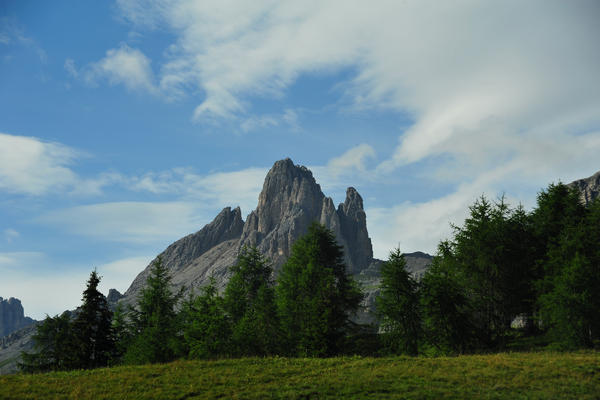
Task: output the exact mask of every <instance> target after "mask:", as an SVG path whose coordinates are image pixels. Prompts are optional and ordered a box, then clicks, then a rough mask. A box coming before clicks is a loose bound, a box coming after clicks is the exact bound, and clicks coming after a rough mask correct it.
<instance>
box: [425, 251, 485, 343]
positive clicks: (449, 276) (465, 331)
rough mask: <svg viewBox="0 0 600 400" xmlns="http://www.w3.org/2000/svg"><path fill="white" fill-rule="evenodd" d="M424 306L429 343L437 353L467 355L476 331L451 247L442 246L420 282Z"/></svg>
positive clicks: (426, 335) (426, 340)
mask: <svg viewBox="0 0 600 400" xmlns="http://www.w3.org/2000/svg"><path fill="white" fill-rule="evenodd" d="M420 303H421V313H422V314H421V315H422V319H423V331H424V332H423V334H424V336H425V342H426V343H427V344H428V345H429V346H431V347H433V348H434V349H435V353H438V354H449V353H459V354H461V353H465V352H467V351H468V350H469V349H470V347H471V344H472V342H473V337H474V327H473V326H472V323H471V321H470V316H471V315H472V313H473V310H471V308H470V307H469V305H470V304H469V300H468V298H467V293H465V290H464V285H463V284H462V279H461V278H460V270H459V269H457V268H456V265H455V260H454V257H453V255H452V253H451V247H450V244H449V243H448V242H446V241H443V242H441V243H440V245H439V247H438V254H437V255H436V256H435V257H434V258H433V261H432V263H431V266H430V267H429V269H428V270H427V272H426V273H425V275H424V276H423V278H422V279H421V282H420Z"/></svg>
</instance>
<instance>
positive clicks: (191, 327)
mask: <svg viewBox="0 0 600 400" xmlns="http://www.w3.org/2000/svg"><path fill="white" fill-rule="evenodd" d="M182 313H183V320H184V337H185V343H186V346H187V351H188V356H189V357H191V358H217V357H226V356H231V355H233V350H232V344H231V336H232V335H231V319H230V318H229V316H228V315H227V313H226V312H225V309H224V307H223V299H222V298H221V297H219V295H218V293H217V288H216V286H215V280H214V278H213V277H211V278H210V283H209V284H208V285H206V286H204V287H202V288H201V293H200V295H199V296H197V297H196V298H190V299H188V300H186V301H185V302H184V304H183V307H182Z"/></svg>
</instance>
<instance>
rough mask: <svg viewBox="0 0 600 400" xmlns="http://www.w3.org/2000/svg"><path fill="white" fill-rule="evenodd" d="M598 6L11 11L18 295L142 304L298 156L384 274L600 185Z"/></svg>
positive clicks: (9, 276) (152, 5) (11, 162)
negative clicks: (504, 213)
mask: <svg viewBox="0 0 600 400" xmlns="http://www.w3.org/2000/svg"><path fill="white" fill-rule="evenodd" d="M599 17H600V6H599V5H598V2H596V1H578V2H563V1H528V2H521V1H506V2H479V1H468V0H464V1H456V2H448V3H440V2H433V1H431V2H430V1H404V2H399V1H374V2H362V1H302V2H295V1H290V2H285V1H284V2H279V1H277V2H275V1H253V2H233V1H214V2H212V1H193V0H187V1H183V0H181V1H180V0H164V1H159V0H154V1H138V0H117V1H91V0H90V1H84V0H81V1H74V0H73V1H61V0H58V1H52V2H49V1H47V2H46V1H41V2H40V1H28V0H5V1H3V2H0V205H1V207H0V221H1V222H0V276H1V277H2V278H1V279H0V296H2V297H5V298H6V297H10V296H13V297H18V298H20V299H22V301H23V304H24V307H25V310H26V313H27V314H29V315H31V316H33V317H35V318H42V317H43V316H44V314H46V313H48V314H51V315H53V314H55V313H59V312H61V311H62V310H64V309H67V308H74V307H75V306H77V305H78V304H79V302H80V297H81V292H82V290H83V289H84V286H85V280H86V278H87V276H88V275H89V272H90V271H91V269H92V268H94V267H97V268H98V270H99V272H100V274H101V275H102V276H103V283H102V285H103V289H104V290H105V291H107V290H108V288H110V287H116V288H117V289H119V290H120V291H124V290H125V289H126V288H127V287H128V285H129V283H130V282H131V280H132V279H133V277H134V276H135V275H136V274H137V273H138V272H139V271H141V270H142V269H143V268H144V267H145V266H146V265H147V264H148V262H149V261H150V260H151V259H152V258H153V257H154V256H155V255H156V254H157V253H158V252H160V251H162V250H163V249H164V248H165V247H166V246H167V245H168V244H170V243H171V242H173V241H175V240H177V239H178V238H180V237H181V236H183V235H185V234H188V233H191V232H194V231H196V230H198V229H200V228H201V227H202V226H203V225H204V224H206V223H208V222H210V220H212V218H213V217H214V216H215V215H216V214H217V213H218V212H219V211H220V210H221V209H222V208H223V207H225V206H234V207H235V206H237V205H240V206H241V207H242V212H243V214H244V215H246V214H248V213H249V212H250V211H251V210H252V209H253V208H255V206H256V202H257V198H258V193H259V191H260V188H261V186H262V181H263V178H264V175H265V174H266V172H267V170H268V169H269V168H270V166H271V165H272V164H273V162H274V161H276V160H278V159H282V158H285V157H290V158H292V159H293V160H294V162H296V163H298V164H302V165H306V166H308V167H309V168H311V169H312V170H313V173H314V175H315V176H316V178H317V180H318V181H319V183H321V186H322V188H323V190H324V192H325V193H326V194H327V195H329V196H332V197H333V199H334V201H335V202H336V203H339V202H341V201H343V199H344V192H345V189H346V187H347V186H355V187H356V188H357V189H358V190H359V192H360V193H361V194H362V196H363V198H364V200H365V208H366V211H367V221H368V228H369V232H370V236H371V238H372V240H373V245H374V250H375V255H376V256H377V257H380V258H384V257H386V255H387V252H388V251H389V250H391V249H392V248H393V247H395V246H397V245H398V244H400V246H401V248H402V250H404V251H416V250H423V251H428V252H434V251H435V248H436V245H437V243H438V242H439V240H440V239H443V238H445V237H447V236H448V234H449V232H450V227H449V226H450V225H449V223H450V222H454V223H461V221H462V219H463V218H464V216H465V212H466V209H467V206H468V205H469V204H471V203H472V202H473V200H474V199H475V197H477V196H479V195H481V194H486V195H487V196H488V197H490V198H495V197H496V196H498V195H500V194H502V193H505V194H506V195H507V197H508V198H509V199H510V200H511V201H512V202H513V203H514V204H516V203H517V202H519V201H521V202H522V203H523V204H524V205H525V206H526V207H531V206H532V205H533V204H534V202H535V196H536V193H537V192H538V191H539V190H540V189H541V188H542V187H545V186H546V185H547V184H548V183H550V182H555V181H558V180H562V181H564V182H569V181H571V180H574V179H577V178H583V177H587V176H590V175H592V174H593V173H595V172H596V171H598V170H600V163H599V162H598V154H599V150H600V79H598V71H600V48H599V47H598V44H597V38H598V37H600V26H599V25H598V24H597V21H598V18H599Z"/></svg>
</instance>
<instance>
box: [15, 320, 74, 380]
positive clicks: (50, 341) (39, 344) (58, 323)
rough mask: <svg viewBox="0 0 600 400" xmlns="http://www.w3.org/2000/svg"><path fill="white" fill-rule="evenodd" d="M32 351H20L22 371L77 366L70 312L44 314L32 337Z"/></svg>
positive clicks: (45, 370)
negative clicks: (52, 314)
mask: <svg viewBox="0 0 600 400" xmlns="http://www.w3.org/2000/svg"><path fill="white" fill-rule="evenodd" d="M32 340H33V351H32V352H31V353H27V352H22V353H21V363H19V368H20V369H21V370H22V371H24V372H47V371H62V370H68V369H73V368H76V367H77V362H78V360H77V357H76V353H75V351H74V350H75V349H76V348H75V346H74V339H73V329H72V322H71V313H70V312H69V311H65V312H64V313H62V314H61V315H56V316H54V317H50V316H48V315H47V316H46V318H45V319H44V321H42V322H41V323H40V324H39V325H38V326H37V329H36V333H35V334H34V335H33V337H32Z"/></svg>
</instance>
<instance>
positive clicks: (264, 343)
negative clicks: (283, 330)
mask: <svg viewBox="0 0 600 400" xmlns="http://www.w3.org/2000/svg"><path fill="white" fill-rule="evenodd" d="M230 270H231V271H232V273H233V274H232V276H231V278H230V279H229V282H228V284H227V287H226V288H225V294H224V305H225V309H226V311H227V312H228V314H229V316H230V318H231V322H232V329H233V344H234V346H235V347H236V353H237V354H239V355H244V356H250V355H268V354H274V353H275V352H276V347H277V345H278V339H279V321H278V318H277V308H276V305H275V289H274V283H273V276H272V275H273V269H272V268H271V266H270V265H269V263H268V261H267V260H266V259H265V257H264V256H263V255H262V254H261V253H260V252H259V251H258V249H256V248H255V247H250V248H248V247H244V248H243V249H242V250H241V251H240V254H239V255H238V259H237V263H236V264H235V265H233V266H232V267H231V268H230Z"/></svg>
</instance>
